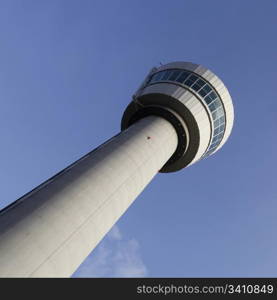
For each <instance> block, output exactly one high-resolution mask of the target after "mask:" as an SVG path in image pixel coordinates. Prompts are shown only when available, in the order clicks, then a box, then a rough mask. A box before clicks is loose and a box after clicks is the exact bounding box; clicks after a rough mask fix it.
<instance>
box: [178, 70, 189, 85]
mask: <svg viewBox="0 0 277 300" xmlns="http://www.w3.org/2000/svg"><path fill="white" fill-rule="evenodd" d="M188 76H189V73H188V72H186V71H184V72H182V74H181V75H180V76H179V77H178V78H177V80H176V81H178V82H180V83H183V82H184V81H185V79H186V78H188Z"/></svg>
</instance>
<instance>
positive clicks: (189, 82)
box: [184, 77, 194, 86]
mask: <svg viewBox="0 0 277 300" xmlns="http://www.w3.org/2000/svg"><path fill="white" fill-rule="evenodd" d="M193 83H194V81H193V80H190V77H189V78H188V79H187V80H186V81H185V82H184V84H185V85H187V86H192V85H193Z"/></svg>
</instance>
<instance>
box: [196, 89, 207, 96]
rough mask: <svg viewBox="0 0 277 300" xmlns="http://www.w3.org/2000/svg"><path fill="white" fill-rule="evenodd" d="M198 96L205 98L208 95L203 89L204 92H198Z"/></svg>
mask: <svg viewBox="0 0 277 300" xmlns="http://www.w3.org/2000/svg"><path fill="white" fill-rule="evenodd" d="M198 94H200V95H201V96H202V97H203V98H204V97H205V96H206V94H207V93H206V92H205V91H204V90H203V89H202V90H200V91H198Z"/></svg>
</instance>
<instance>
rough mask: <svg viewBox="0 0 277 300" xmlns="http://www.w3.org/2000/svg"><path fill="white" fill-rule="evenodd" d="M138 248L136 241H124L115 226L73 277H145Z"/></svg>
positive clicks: (144, 268) (145, 272) (146, 272)
mask: <svg viewBox="0 0 277 300" xmlns="http://www.w3.org/2000/svg"><path fill="white" fill-rule="evenodd" d="M139 248H140V247H139V243H138V241H137V240H136V239H134V238H132V239H130V240H126V239H124V238H123V236H122V233H121V232H120V230H119V228H118V226H117V225H115V226H114V227H113V228H112V229H111V230H110V232H109V233H108V234H107V236H106V238H105V239H104V240H103V241H102V242H101V244H100V245H99V246H98V247H97V249H95V251H93V252H92V253H91V254H90V255H89V256H88V258H87V259H86V260H85V261H84V263H83V264H82V265H81V266H80V267H79V269H78V270H77V271H76V272H75V273H74V275H73V277H146V276H147V274H148V271H147V268H146V266H145V264H144V262H143V260H142V258H141V255H140V252H139Z"/></svg>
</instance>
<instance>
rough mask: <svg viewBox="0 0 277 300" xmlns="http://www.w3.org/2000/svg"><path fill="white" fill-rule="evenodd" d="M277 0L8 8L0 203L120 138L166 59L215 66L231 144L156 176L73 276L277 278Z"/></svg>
mask: <svg viewBox="0 0 277 300" xmlns="http://www.w3.org/2000/svg"><path fill="white" fill-rule="evenodd" d="M276 9H277V2H276V1H274V0H272V1H271V0H265V1H253V0H245V1H238V0H233V1H222V0H210V1H204V0H203V1H192V0H191V1H185V0H182V1H177V0H175V1H158V0H153V1H85V0H82V1H68V0H67V1H58V0H48V1H29V0H26V1H15V0H12V1H10V0H6V1H4V0H2V1H1V2H0V102H1V109H0V136H1V147H0V166H1V168H0V189H1V197H0V207H1V208H3V207H5V206H6V205H8V204H9V203H11V202H13V201H14V200H16V199H17V198H19V197H20V196H22V195H23V194H25V193H26V192H28V191H29V190H31V189H33V188H34V187H36V186H37V185H38V184H40V183H41V182H43V181H45V180H46V179H48V178H49V177H51V176H53V175H54V174H55V173H57V172H58V171H60V170H61V169H63V168H65V167H66V166H67V165H69V164H70V163H72V162H73V161H75V160H76V159H78V158H79V157H81V156H82V155H84V154H85V153H87V152H88V151H90V150H91V149H93V148H95V147H96V146H98V145H99V144H101V143H102V142H104V141H105V140H106V139H108V138H110V137H111V136H113V135H115V134H116V133H118V131H119V129H120V120H121V116H122V113H123V111H124V108H125V107H126V105H127V104H128V102H129V101H130V100H131V96H132V94H133V93H134V92H135V90H136V89H137V87H138V86H139V84H140V83H141V81H142V80H143V78H144V76H145V75H146V73H147V72H148V71H149V69H150V68H152V67H153V66H157V65H159V63H160V62H162V63H167V62H171V61H178V60H184V61H192V62H195V63H200V64H203V65H204V66H206V67H207V68H210V69H211V70H212V71H214V72H215V73H216V74H217V75H218V76H219V77H220V78H221V79H222V80H223V81H224V83H225V84H226V86H227V88H228V89H229V91H230V94H231V96H232V98H233V101H234V107H235V123H234V128H233V132H232V135H231V137H230V139H229V140H228V141H227V143H226V145H225V146H224V147H223V148H222V149H221V150H220V151H219V152H217V153H216V154H215V155H214V156H212V157H210V158H208V159H205V160H203V161H201V162H199V163H197V164H195V165H193V166H191V167H189V168H187V169H185V170H182V171H180V172H177V173H171V174H158V175H157V176H156V177H155V178H154V180H153V181H152V182H151V184H150V185H149V186H147V188H146V189H145V190H144V191H143V193H142V194H141V195H140V196H139V197H138V198H137V199H136V201H135V202H134V203H133V204H132V205H131V207H130V208H129V210H128V211H127V212H126V213H125V214H124V215H123V216H122V218H121V219H120V220H119V222H118V223H117V224H116V226H115V227H114V228H113V229H112V231H111V232H110V233H109V234H108V235H107V236H106V237H105V239H104V240H103V241H102V242H101V243H100V244H99V245H98V247H97V248H96V249H95V251H93V253H92V254H91V255H90V256H89V257H88V258H87V260H86V261H85V262H84V263H83V264H82V265H81V267H80V268H79V269H78V270H77V272H76V273H75V274H74V277H78V276H87V277H95V276H96V277H97V276H101V277H106V276H108V277H123V276H150V277H153V276H159V277H174V276H181V277H201V276H202V277H214V276H218V277H223V276H225V277H226V276H227V277H228V276H235V277H242V276H247V277H254V276H259V277H265V276H276V270H277V256H276V253H277V234H276V232H277V188H276V163H277V159H276V153H277V143H276V129H277V126H276V125H277V104H276V102H277V101H276V93H275V92H274V90H275V88H276V78H277V71H276V70H277V65H276V62H277V55H276V48H277V40H276V28H277V19H276Z"/></svg>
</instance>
